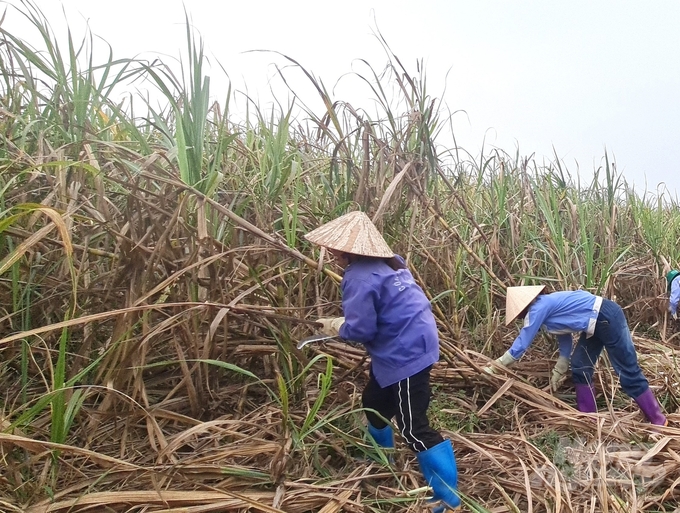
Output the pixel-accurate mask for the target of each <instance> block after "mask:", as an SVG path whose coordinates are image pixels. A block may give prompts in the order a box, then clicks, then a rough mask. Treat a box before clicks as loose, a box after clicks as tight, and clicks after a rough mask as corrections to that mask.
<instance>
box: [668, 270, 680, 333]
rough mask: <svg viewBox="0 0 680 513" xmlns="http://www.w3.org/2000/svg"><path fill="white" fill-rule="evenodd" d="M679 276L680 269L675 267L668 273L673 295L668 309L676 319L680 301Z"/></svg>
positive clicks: (670, 291)
mask: <svg viewBox="0 0 680 513" xmlns="http://www.w3.org/2000/svg"><path fill="white" fill-rule="evenodd" d="M678 276H680V271H678V270H675V269H674V270H672V271H670V272H669V273H668V274H667V275H666V281H667V282H668V292H669V293H670V295H671V296H670V299H669V300H668V311H669V312H670V313H671V317H673V320H675V321H677V320H678V303H680V279H678Z"/></svg>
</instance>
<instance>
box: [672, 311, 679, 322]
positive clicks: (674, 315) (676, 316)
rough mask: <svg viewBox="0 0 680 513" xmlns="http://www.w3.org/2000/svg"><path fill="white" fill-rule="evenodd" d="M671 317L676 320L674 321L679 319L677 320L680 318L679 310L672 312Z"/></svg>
mask: <svg viewBox="0 0 680 513" xmlns="http://www.w3.org/2000/svg"><path fill="white" fill-rule="evenodd" d="M671 317H673V320H674V321H677V320H678V313H677V312H675V313H672V314H671Z"/></svg>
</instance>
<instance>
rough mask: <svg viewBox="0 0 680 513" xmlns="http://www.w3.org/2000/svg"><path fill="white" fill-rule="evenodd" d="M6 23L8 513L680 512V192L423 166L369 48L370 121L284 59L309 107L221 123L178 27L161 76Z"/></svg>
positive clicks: (423, 137)
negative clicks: (176, 55)
mask: <svg viewBox="0 0 680 513" xmlns="http://www.w3.org/2000/svg"><path fill="white" fill-rule="evenodd" d="M14 3H15V4H16V5H15V6H13V7H12V8H14V9H17V10H18V11H19V13H20V15H21V16H23V17H24V19H25V20H26V21H28V22H29V23H30V25H31V31H30V32H31V34H30V35H29V33H27V32H23V31H22V32H21V33H19V32H15V31H14V30H13V27H12V25H11V24H6V23H2V22H0V33H1V35H2V39H1V41H0V67H1V73H2V83H0V201H1V208H0V390H1V394H0V511H2V512H7V513H14V512H25V513H84V512H105V513H133V512H138V513H142V512H144V513H152V512H153V513H161V512H162V513H206V512H228V513H246V512H253V513H255V512H263V513H283V512H285V513H310V512H315V513H339V512H348V513H360V512H361V513H363V512H367V513H368V512H371V513H377V512H389V513H397V512H399V513H403V512H430V511H432V512H437V513H441V512H445V511H470V512H478V513H482V512H487V513H504V512H513V513H514V512H531V513H541V512H546V513H548V512H551V513H552V512H556V513H560V512H562V513H568V512H574V513H575V512H584V513H585V512H607V513H624V512H639V513H643V512H644V513H661V512H664V513H670V512H676V513H677V512H680V411H679V407H680V322H679V321H678V320H677V312H676V309H677V306H678V304H677V303H678V299H680V288H679V287H680V273H679V272H677V270H678V269H680V208H679V205H678V198H677V196H676V195H674V194H672V193H670V192H668V191H666V190H664V189H663V188H659V189H657V190H656V192H655V193H654V194H652V193H649V192H645V193H641V191H640V190H639V189H636V188H634V187H632V186H630V185H629V183H628V182H627V181H626V179H625V177H624V176H623V174H622V173H621V172H620V171H619V170H618V169H617V166H616V163H615V161H614V159H613V158H612V156H611V155H609V154H607V153H604V154H603V156H602V165H601V166H600V167H599V168H598V169H596V170H595V172H594V175H593V178H592V181H588V182H586V181H584V180H582V179H580V177H579V175H578V174H577V173H573V172H572V170H570V169H567V167H566V166H564V165H563V164H562V163H561V162H560V161H559V160H557V159H556V160H555V161H552V162H550V161H545V160H541V159H536V158H534V157H532V155H531V153H529V154H528V155H524V154H521V153H520V152H519V151H518V152H517V153H516V154H509V153H506V152H504V151H502V150H500V149H498V148H493V147H491V146H489V147H488V148H486V149H485V150H483V152H482V153H481V154H475V153H473V152H467V151H465V150H464V149H463V148H459V147H458V146H449V147H445V146H442V143H441V142H440V138H442V137H443V136H442V135H441V134H442V131H443V129H444V127H445V126H446V125H447V123H448V119H447V118H448V117H449V116H450V115H451V113H450V112H448V111H447V109H445V108H444V107H443V105H442V103H441V101H440V98H438V96H437V94H435V93H434V89H432V90H431V89H430V87H426V72H425V69H424V67H422V66H418V67H416V66H411V63H410V62H408V63H407V62H403V61H401V60H400V59H399V56H398V55H396V54H394V53H393V52H392V50H391V48H390V46H389V44H388V43H389V42H388V41H385V40H383V41H382V45H383V50H384V55H385V62H372V63H370V64H369V63H368V62H365V63H363V67H362V68H359V69H360V71H353V73H357V74H360V75H361V76H360V78H361V82H362V83H363V84H364V87H365V88H366V89H367V90H368V91H369V92H370V93H371V94H372V95H373V96H372V97H373V102H372V104H371V106H370V108H368V106H366V105H352V104H350V103H349V102H347V101H345V99H344V98H338V97H335V96H334V93H333V91H332V88H328V87H326V85H325V84H324V83H323V81H322V79H321V78H320V77H318V76H317V75H315V74H314V73H313V72H312V71H311V70H309V69H306V68H305V67H304V65H303V64H302V63H300V62H298V61H297V60H296V58H295V57H296V56H295V55H290V56H288V55H278V56H277V58H278V59H280V60H282V61H283V62H285V64H286V65H285V66H282V67H281V69H280V70H279V73H280V74H281V76H282V77H283V78H284V80H285V79H286V78H288V77H292V76H296V77H301V78H302V79H304V80H305V81H306V82H307V85H308V86H310V90H311V91H312V94H313V95H314V97H307V96H305V97H299V96H298V95H297V93H296V91H295V90H293V89H292V88H293V86H292V85H291V90H290V91H289V93H288V96H287V98H292V99H291V100H286V99H284V98H282V99H281V103H280V104H279V105H278V108H275V109H273V110H270V109H265V108H260V106H259V105H258V104H257V103H256V102H255V101H248V102H247V104H248V105H249V109H248V111H247V112H246V113H245V114H243V113H239V114H237V113H236V112H232V110H231V109H232V108H234V104H235V102H236V100H235V97H236V96H237V95H238V94H240V95H241V97H242V94H243V93H238V92H237V91H235V90H229V91H216V90H214V89H211V81H210V78H209V77H210V73H213V72H215V70H214V69H213V68H211V69H209V68H208V60H209V59H208V58H207V56H206V54H205V53H204V47H203V43H202V41H201V38H200V35H199V34H198V33H197V32H196V31H194V30H192V28H191V24H190V21H189V18H188V15H187V19H186V42H185V43H184V50H185V53H184V54H183V55H182V56H181V59H179V61H180V62H181V67H177V62H176V61H175V60H173V59H170V58H169V57H167V58H166V56H156V57H154V58H149V59H144V58H141V57H134V58H133V57H130V58H120V57H116V58H115V59H114V58H113V55H112V53H108V50H107V51H105V52H103V53H102V52H95V51H94V47H95V46H96V45H103V46H104V47H106V44H105V43H104V42H102V41H100V40H98V39H97V38H96V37H95V35H92V34H89V33H88V36H87V38H86V39H85V40H83V41H81V40H78V39H73V38H72V35H71V33H70V32H69V33H68V34H62V33H55V32H54V31H53V30H52V28H51V25H50V23H49V22H48V20H47V19H46V18H45V16H44V15H43V13H42V12H41V10H40V9H39V8H38V7H37V6H36V5H35V4H34V3H33V2H32V1H31V0H22V1H21V2H14ZM5 7H7V6H3V9H4V8H5ZM70 22H71V23H73V24H74V25H77V24H81V23H84V22H83V21H82V20H78V19H75V20H70ZM29 40H30V41H31V42H29ZM139 50H140V51H142V50H144V49H143V48H140V49H139ZM107 56H108V58H107ZM290 83H291V84H292V82H290ZM143 88H146V89H149V90H152V91H153V94H154V95H155V96H154V97H155V98H161V100H160V101H150V100H149V101H145V100H144V93H142V92H140V91H141V90H142V89H143ZM134 96H138V97H137V98H133V97H134ZM216 98H221V100H217V99H216ZM287 102H288V103H287ZM234 110H235V108H234ZM676 277H677V278H678V279H677V280H676ZM377 280H390V282H389V283H390V285H389V290H387V285H384V283H386V282H385V281H381V282H380V283H378V281H377ZM406 294H409V296H408V297H409V299H408V302H407V301H406V300H403V298H404V297H405V295H406ZM387 296H389V297H387ZM415 341H417V342H415ZM421 343H422V344H423V346H422V347H421V346H420V344H421ZM416 346H417V347H416ZM529 346H530V347H529ZM416 360H417V361H416ZM411 384H412V385H411ZM404 385H406V386H407V387H410V386H413V390H411V389H410V388H408V390H404V389H403V388H402V387H403V386H404ZM411 400H413V402H411ZM417 412H419V413H417ZM421 434H422V436H421ZM418 444H420V446H419V445H418ZM440 449H441V452H439V450H440Z"/></svg>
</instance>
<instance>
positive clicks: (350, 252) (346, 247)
mask: <svg viewBox="0 0 680 513" xmlns="http://www.w3.org/2000/svg"><path fill="white" fill-rule="evenodd" d="M305 238H306V239H307V240H309V241H310V242H312V243H314V244H318V245H319V246H323V247H325V248H327V249H328V250H329V251H330V253H331V254H332V255H333V256H334V257H335V259H336V261H337V263H338V264H339V265H340V267H342V268H343V269H344V276H343V278H342V282H341V289H342V310H343V313H344V317H336V318H324V319H319V320H318V322H320V323H322V324H323V326H324V327H323V329H322V332H323V333H325V334H327V335H333V336H339V337H340V338H342V339H344V340H351V341H354V342H359V343H361V344H363V345H364V347H365V348H366V351H367V352H368V354H369V355H370V356H371V366H370V373H369V380H368V383H367V385H366V387H365V389H364V391H363V393H362V404H363V407H364V408H368V409H371V410H375V411H377V412H378V413H379V414H380V415H376V414H375V413H374V412H372V411H368V410H367V411H366V417H367V420H368V432H369V434H370V435H371V437H373V439H374V440H375V441H376V443H377V444H378V445H380V446H382V447H386V448H391V447H394V434H393V432H392V428H391V427H390V425H389V424H388V423H386V422H385V421H384V420H383V418H385V419H388V420H391V419H392V418H395V419H396V423H397V426H398V427H399V431H400V432H401V436H402V437H403V438H404V440H405V442H406V444H408V446H409V448H410V449H411V450H412V451H413V452H415V454H416V457H417V458H418V462H419V464H420V470H421V471H422V473H423V476H424V477H425V479H426V480H427V482H428V484H429V485H430V486H431V487H432V489H433V492H434V494H433V495H434V496H433V501H436V504H434V509H433V511H434V512H437V513H441V512H444V511H447V509H448V508H451V509H455V508H457V507H458V506H460V503H461V501H460V498H459V497H458V493H457V490H458V471H457V467H456V458H455V456H454V453H453V446H452V445H451V441H450V440H444V438H443V437H442V435H441V434H440V433H439V432H438V431H436V430H435V429H433V428H432V427H431V426H430V423H429V420H428V418H427V408H428V405H429V403H430V393H431V392H430V369H431V368H432V365H433V364H434V363H435V362H436V361H437V360H438V359H439V335H438V333H437V325H436V322H435V318H434V315H433V314H432V307H431V305H430V302H429V300H428V299H427V296H425V293H424V292H423V290H422V289H421V288H420V287H419V286H418V284H417V283H416V282H415V280H414V279H413V276H412V275H411V272H410V271H409V270H408V268H407V267H406V263H405V261H404V259H403V258H402V257H400V256H398V255H395V254H394V253H393V252H392V250H391V249H390V248H389V246H388V245H387V243H386V242H385V240H384V239H383V237H382V235H380V232H378V230H377V228H376V227H375V225H373V223H372V222H371V220H370V219H369V218H368V216H367V215H366V214H364V213H363V212H358V211H356V212H350V213H349V214H346V215H344V216H341V217H339V218H337V219H335V220H333V221H331V222H329V223H326V224H324V225H322V226H320V227H318V228H316V229H315V230H313V231H311V232H310V233H308V234H307V235H305Z"/></svg>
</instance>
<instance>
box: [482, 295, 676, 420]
mask: <svg viewBox="0 0 680 513" xmlns="http://www.w3.org/2000/svg"><path fill="white" fill-rule="evenodd" d="M544 290H545V286H543V285H538V286H526V287H508V291H507V296H506V318H505V320H506V325H507V324H510V323H511V322H512V321H513V320H514V319H516V318H519V319H524V326H523V327H522V329H521V330H520V332H519V336H518V337H517V338H516V339H515V341H514V342H513V344H512V346H511V347H510V349H508V351H506V353H505V354H504V355H503V356H501V357H500V358H498V359H497V360H496V361H495V363H496V364H497V365H500V366H502V367H511V366H512V365H513V364H514V363H515V362H517V360H519V359H520V358H521V357H522V355H523V354H524V353H525V352H526V350H527V349H528V348H529V346H530V345H531V343H532V342H533V340H534V337H536V335H537V334H538V332H539V330H541V329H542V330H544V331H546V332H547V333H550V334H553V335H556V336H557V339H558V344H559V356H558V358H557V362H556V364H555V367H554V369H553V372H552V376H551V379H550V385H551V387H552V389H553V390H556V389H557V387H558V386H559V384H560V381H561V380H562V377H563V376H564V375H565V374H566V372H567V371H568V370H569V363H570V360H571V372H572V379H573V381H574V387H575V389H576V406H577V408H578V409H579V411H582V412H586V413H595V412H597V406H596V404H595V387H594V385H593V373H594V372H595V363H596V362H597V359H598V358H599V356H600V353H601V352H602V349H606V350H607V355H608V356H609V361H610V362H611V363H612V366H613V367H614V370H615V371H616V374H617V375H618V376H619V380H620V383H621V388H622V389H623V391H624V392H625V393H626V394H628V395H629V396H630V397H631V398H633V399H634V400H635V402H636V403H637V404H638V406H639V407H640V410H642V413H644V415H645V417H646V418H647V420H649V421H650V422H651V423H652V424H656V425H662V426H665V425H667V420H666V417H665V416H664V414H663V413H662V412H661V407H660V406H659V403H658V401H657V400H656V397H655V396H654V393H653V392H652V391H651V390H650V388H649V383H648V381H647V378H645V376H644V375H643V374H642V370H641V369H640V366H639V364H638V361H637V353H636V352H635V347H634V346H633V339H632V337H631V335H630V330H629V329H628V323H627V321H626V318H625V316H624V314H623V310H622V309H621V307H620V306H619V305H617V304H616V303H615V302H614V301H611V300H609V299H606V298H603V297H600V296H595V295H593V294H591V293H590V292H586V291H585V290H575V291H563V292H553V293H550V294H546V293H544ZM579 332H580V333H581V335H580V337H579V340H578V343H577V344H576V347H575V348H574V351H573V354H572V338H571V334H572V333H579ZM485 370H486V371H487V372H490V373H492V374H493V373H494V367H492V366H490V367H486V368H485Z"/></svg>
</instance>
